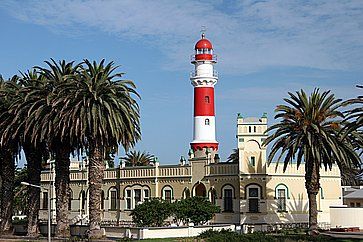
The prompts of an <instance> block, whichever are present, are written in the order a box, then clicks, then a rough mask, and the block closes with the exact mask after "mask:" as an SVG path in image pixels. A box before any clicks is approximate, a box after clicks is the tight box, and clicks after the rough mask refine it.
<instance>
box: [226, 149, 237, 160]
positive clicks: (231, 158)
mask: <svg viewBox="0 0 363 242" xmlns="http://www.w3.org/2000/svg"><path fill="white" fill-rule="evenodd" d="M227 162H232V163H238V162H239V150H238V149H233V151H232V153H231V154H230V155H229V156H228V158H227Z"/></svg>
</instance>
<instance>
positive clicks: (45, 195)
mask: <svg viewBox="0 0 363 242" xmlns="http://www.w3.org/2000/svg"><path fill="white" fill-rule="evenodd" d="M42 207H43V209H48V192H43V206H42Z"/></svg>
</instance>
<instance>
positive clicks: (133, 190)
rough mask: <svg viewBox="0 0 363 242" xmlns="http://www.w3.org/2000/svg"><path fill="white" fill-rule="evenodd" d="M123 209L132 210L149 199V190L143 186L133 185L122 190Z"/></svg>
mask: <svg viewBox="0 0 363 242" xmlns="http://www.w3.org/2000/svg"><path fill="white" fill-rule="evenodd" d="M124 196H125V197H124V200H125V209H134V208H135V206H136V205H138V204H141V203H143V202H144V201H147V200H149V199H150V188H149V187H147V186H143V185H133V186H131V187H126V188H125V190H124Z"/></svg>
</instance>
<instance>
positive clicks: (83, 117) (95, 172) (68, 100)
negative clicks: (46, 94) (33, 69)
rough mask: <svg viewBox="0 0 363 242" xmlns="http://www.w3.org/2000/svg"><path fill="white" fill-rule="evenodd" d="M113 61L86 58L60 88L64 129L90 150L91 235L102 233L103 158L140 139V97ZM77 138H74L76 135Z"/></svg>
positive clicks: (61, 118) (75, 141) (92, 236)
mask: <svg viewBox="0 0 363 242" xmlns="http://www.w3.org/2000/svg"><path fill="white" fill-rule="evenodd" d="M116 68H117V66H114V64H113V62H110V63H108V64H105V60H102V61H101V62H100V63H97V62H93V63H91V62H90V61H88V60H84V66H83V67H82V71H81V72H80V74H79V75H78V76H77V78H76V79H75V80H72V81H71V82H65V83H63V84H64V85H62V87H61V88H60V89H59V95H58V96H59V98H60V99H59V100H64V101H62V103H63V107H62V109H61V110H60V114H61V115H60V116H59V117H60V124H61V125H60V126H58V128H59V131H57V132H61V133H65V132H69V133H70V134H71V135H70V137H72V140H71V142H72V143H76V144H82V147H85V148H86V149H87V150H88V153H89V156H90V157H89V177H88V180H89V198H90V199H89V221H90V223H89V225H90V233H89V237H90V238H99V237H102V236H103V234H102V233H101V228H100V224H101V211H100V209H99V208H100V202H101V186H102V179H103V173H104V169H105V165H104V160H105V157H106V155H108V154H109V153H108V152H109V151H110V150H111V149H115V150H117V149H118V146H119V144H121V145H122V146H123V147H124V148H125V149H126V150H127V149H128V148H130V147H132V146H134V144H135V143H136V141H137V140H139V139H140V127H139V108H138V105H137V102H136V100H135V99H134V98H133V96H136V97H138V94H137V92H136V91H135V85H134V84H133V82H132V81H127V80H120V79H119V78H121V77H122V74H123V73H114V71H115V69H116ZM73 138H74V139H73Z"/></svg>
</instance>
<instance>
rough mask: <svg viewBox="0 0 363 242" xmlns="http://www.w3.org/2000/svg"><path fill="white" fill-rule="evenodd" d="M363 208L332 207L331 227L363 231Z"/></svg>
mask: <svg viewBox="0 0 363 242" xmlns="http://www.w3.org/2000/svg"><path fill="white" fill-rule="evenodd" d="M362 218H363V208H349V207H342V206H339V207H338V206H336V207H334V206H331V207H330V227H331V228H335V227H342V228H346V227H359V228H360V229H363V219H362Z"/></svg>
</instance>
